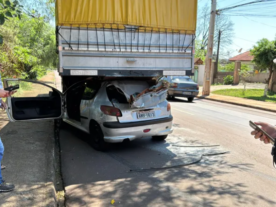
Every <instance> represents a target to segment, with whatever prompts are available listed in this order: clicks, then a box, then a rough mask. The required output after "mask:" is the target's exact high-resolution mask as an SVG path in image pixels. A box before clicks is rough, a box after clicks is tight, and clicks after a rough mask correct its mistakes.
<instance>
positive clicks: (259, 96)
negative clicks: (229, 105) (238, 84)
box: [212, 89, 276, 103]
mask: <svg viewBox="0 0 276 207" xmlns="http://www.w3.org/2000/svg"><path fill="white" fill-rule="evenodd" d="M212 93H213V94H218V95H223V96H233V97H238V98H247V99H253V100H256V101H265V102H273V103H276V94H275V93H268V94H267V97H264V90H263V89H248V90H246V91H245V93H244V91H243V89H224V90H217V91H213V92H212Z"/></svg>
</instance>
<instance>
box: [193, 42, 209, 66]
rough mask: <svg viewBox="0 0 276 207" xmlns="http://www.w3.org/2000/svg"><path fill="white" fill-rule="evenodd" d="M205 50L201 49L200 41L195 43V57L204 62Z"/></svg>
mask: <svg viewBox="0 0 276 207" xmlns="http://www.w3.org/2000/svg"><path fill="white" fill-rule="evenodd" d="M206 54H207V50H206V49H203V48H202V45H201V40H196V41H195V57H196V58H200V59H201V60H202V61H205V58H206Z"/></svg>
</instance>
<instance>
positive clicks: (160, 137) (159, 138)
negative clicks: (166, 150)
mask: <svg viewBox="0 0 276 207" xmlns="http://www.w3.org/2000/svg"><path fill="white" fill-rule="evenodd" d="M167 137H168V135H163V136H153V137H152V140H154V141H163V140H165V139H166V138H167Z"/></svg>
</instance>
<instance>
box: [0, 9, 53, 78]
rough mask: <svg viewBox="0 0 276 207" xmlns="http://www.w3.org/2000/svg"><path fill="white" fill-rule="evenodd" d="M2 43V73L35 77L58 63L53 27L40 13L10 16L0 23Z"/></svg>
mask: <svg viewBox="0 0 276 207" xmlns="http://www.w3.org/2000/svg"><path fill="white" fill-rule="evenodd" d="M0 35H2V36H3V37H4V43H3V45H2V47H0V62H1V63H2V65H3V71H2V75H3V76H4V77H11V76H23V77H26V78H36V76H37V75H43V74H44V73H45V71H46V69H47V68H50V67H55V66H56V64H57V55H56V53H55V51H56V43H55V30H54V28H53V27H52V26H51V25H50V24H48V23H46V22H45V21H44V18H43V17H40V18H32V17H30V16H29V15H26V14H23V15H22V18H21V19H19V18H11V19H9V20H7V22H6V23H5V24H4V25H2V26H0Z"/></svg>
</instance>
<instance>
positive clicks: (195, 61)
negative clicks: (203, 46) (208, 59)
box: [194, 58, 204, 65]
mask: <svg viewBox="0 0 276 207" xmlns="http://www.w3.org/2000/svg"><path fill="white" fill-rule="evenodd" d="M194 64H195V65H204V62H203V60H201V58H195V59H194Z"/></svg>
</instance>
